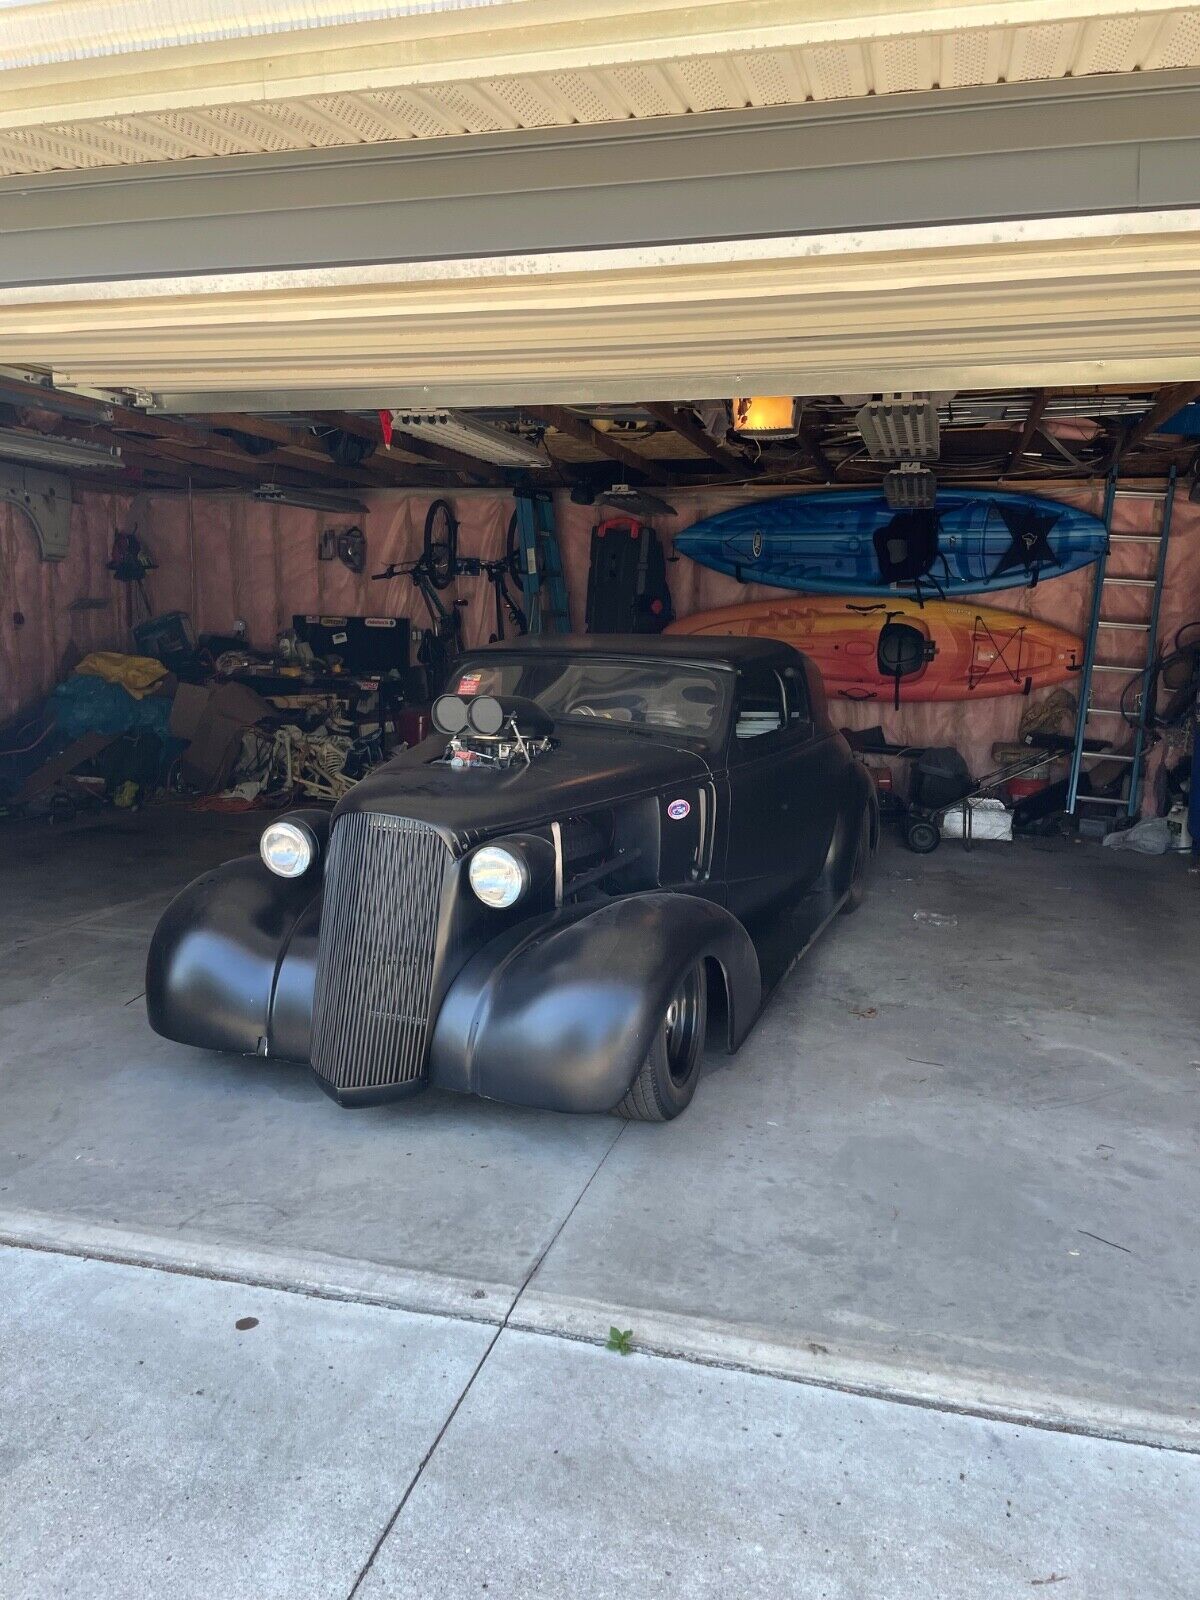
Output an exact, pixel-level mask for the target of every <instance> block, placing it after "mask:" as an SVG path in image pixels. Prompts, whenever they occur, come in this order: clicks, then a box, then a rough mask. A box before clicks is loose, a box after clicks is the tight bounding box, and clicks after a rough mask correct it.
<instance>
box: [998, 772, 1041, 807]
mask: <svg viewBox="0 0 1200 1600" xmlns="http://www.w3.org/2000/svg"><path fill="white" fill-rule="evenodd" d="M1004 787H1005V789H1006V790H1007V791H1008V800H1009V804H1010V805H1014V806H1015V805H1019V804H1020V802H1021V801H1022V800H1031V799H1032V798H1033V796H1034V795H1035V794H1041V792H1042V790H1043V789H1048V788H1049V787H1050V785H1049V783H1047V781H1046V779H1045V778H1010V779H1009V780H1008V782H1007V783H1006V784H1005V786H1004Z"/></svg>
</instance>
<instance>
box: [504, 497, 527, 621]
mask: <svg viewBox="0 0 1200 1600" xmlns="http://www.w3.org/2000/svg"><path fill="white" fill-rule="evenodd" d="M504 559H505V560H506V561H507V562H508V572H509V576H510V577H511V578H512V581H513V582H514V583H515V584H516V586H517V588H518V589H523V588H524V586H525V569H524V564H523V562H522V559H521V529H520V525H519V523H518V521H517V513H516V512H515V511H514V512H513V514H512V516H511V517H509V519H508V538H507V539H506V540H505V542H504ZM522 632H524V629H522Z"/></svg>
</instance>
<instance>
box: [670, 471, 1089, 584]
mask: <svg viewBox="0 0 1200 1600" xmlns="http://www.w3.org/2000/svg"><path fill="white" fill-rule="evenodd" d="M1107 539H1108V535H1107V532H1106V531H1105V527H1104V524H1103V522H1101V521H1100V519H1099V518H1098V517H1094V516H1092V514H1091V513H1090V512H1088V511H1080V510H1078V509H1077V508H1076V507H1075V506H1068V505H1063V504H1062V502H1061V501H1058V500H1047V499H1046V498H1045V497H1044V496H1042V495H1036V494H1007V493H1005V492H1004V491H1003V490H999V489H995V490H993V489H963V490H955V489H947V490H942V491H939V492H938V494H937V496H936V499H935V502H934V505H933V508H932V509H931V510H927V511H914V510H906V511H895V510H893V509H892V507H891V506H889V505H888V503H887V501H886V500H885V499H884V498H883V496H882V495H881V494H878V493H876V492H875V491H874V490H857V489H847V490H838V489H834V490H830V491H828V492H822V493H818V494H797V495H787V496H784V497H783V498H781V499H778V500H760V501H758V502H757V503H756V504H751V505H744V506H736V507H734V509H733V510H731V511H722V512H720V513H719V514H718V515H717V516H715V517H705V518H704V520H703V521H701V522H696V523H693V524H692V526H691V527H690V528H688V529H686V530H685V531H684V532H683V533H680V534H677V535H676V537H675V549H676V550H677V551H678V552H679V554H680V555H685V556H688V557H690V559H691V560H693V561H698V562H699V563H700V565H701V566H705V567H712V568H713V569H714V570H715V571H717V572H727V573H729V574H730V575H731V576H732V577H735V578H737V579H738V581H739V582H741V583H766V584H771V585H772V586H774V587H775V588H777V589H802V590H805V591H807V592H809V593H811V594H890V593H895V592H896V591H897V590H901V591H908V592H912V591H913V590H917V591H918V592H924V593H926V594H933V593H935V592H939V593H942V594H945V595H946V596H950V595H955V594H981V593H983V592H984V591H986V590H991V589H1015V588H1021V587H1023V586H1025V585H1028V584H1033V583H1037V582H1038V580H1039V579H1040V578H1050V577H1057V576H1058V575H1060V574H1061V573H1065V572H1075V571H1077V570H1078V569H1079V568H1080V567H1086V566H1088V565H1089V564H1090V563H1091V562H1093V561H1097V560H1099V558H1100V556H1101V555H1102V554H1103V551H1104V548H1105V545H1106V543H1107ZM918 568H923V570H922V571H919V572H918V571H917V569H918ZM914 573H916V576H914Z"/></svg>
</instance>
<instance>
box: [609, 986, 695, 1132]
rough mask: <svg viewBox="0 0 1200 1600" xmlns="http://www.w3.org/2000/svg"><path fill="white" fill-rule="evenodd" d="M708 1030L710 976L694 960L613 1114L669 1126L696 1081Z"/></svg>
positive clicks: (683, 1108)
mask: <svg viewBox="0 0 1200 1600" xmlns="http://www.w3.org/2000/svg"><path fill="white" fill-rule="evenodd" d="M707 1025H708V974H707V972H706V971H705V968H704V963H703V961H697V963H696V965H695V966H694V967H691V968H689V969H688V971H687V972H686V973H685V974H684V976H683V979H682V981H681V982H680V984H679V986H678V987H677V988H676V990H675V993H674V994H673V995H672V996H671V1001H670V1004H669V1005H668V1007H667V1011H666V1015H665V1016H664V1017H663V1019H662V1021H661V1022H660V1023H659V1026H658V1031H657V1033H656V1034H655V1036H654V1042H653V1043H652V1044H651V1046H650V1049H649V1050H648V1051H647V1053H646V1059H645V1060H644V1061H643V1062H642V1065H641V1069H640V1071H639V1072H638V1075H637V1077H636V1078H635V1079H634V1080H633V1082H632V1083H631V1084H630V1086H629V1091H628V1093H627V1094H626V1095H625V1098H624V1099H623V1100H621V1101H620V1102H619V1103H618V1104H617V1105H616V1106H614V1107H613V1112H614V1114H615V1115H616V1116H618V1117H624V1118H625V1120H626V1121H628V1122H670V1121H671V1119H672V1118H673V1117H677V1116H678V1115H679V1113H680V1112H681V1111H686V1109H687V1107H688V1106H689V1105H690V1103H691V1099H692V1096H693V1095H694V1094H695V1092H696V1085H697V1083H699V1081H700V1066H701V1062H702V1060H703V1058H704V1035H705V1031H706V1028H707Z"/></svg>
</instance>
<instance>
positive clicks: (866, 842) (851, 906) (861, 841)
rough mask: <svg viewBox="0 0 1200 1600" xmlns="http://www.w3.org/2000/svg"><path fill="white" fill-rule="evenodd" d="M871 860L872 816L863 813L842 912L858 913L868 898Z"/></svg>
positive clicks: (868, 813)
mask: <svg viewBox="0 0 1200 1600" xmlns="http://www.w3.org/2000/svg"><path fill="white" fill-rule="evenodd" d="M870 860H871V815H870V812H868V811H864V812H863V819H862V826H861V827H860V828H859V830H858V844H857V845H856V847H855V850H854V864H853V866H852V867H851V869H850V887H849V889H848V890H847V891H846V898H845V899H844V900H843V901H842V911H843V912H844V913H846V914H849V913H850V912H851V911H857V910H858V908H859V906H860V905H862V903H863V901H864V900H865V899H866V897H867V867H868V865H869V863H870Z"/></svg>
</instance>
